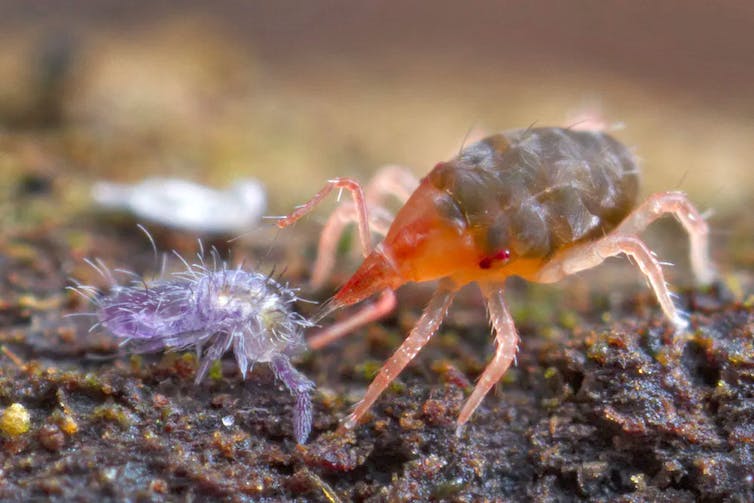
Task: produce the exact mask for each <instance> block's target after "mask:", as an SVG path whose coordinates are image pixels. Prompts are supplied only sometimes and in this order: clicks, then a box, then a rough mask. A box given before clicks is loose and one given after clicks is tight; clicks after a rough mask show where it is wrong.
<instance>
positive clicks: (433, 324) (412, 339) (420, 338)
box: [343, 282, 455, 429]
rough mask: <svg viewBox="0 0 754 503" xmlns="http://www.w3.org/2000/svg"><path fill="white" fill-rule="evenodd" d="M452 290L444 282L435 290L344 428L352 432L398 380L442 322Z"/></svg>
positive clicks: (452, 286) (448, 284)
mask: <svg viewBox="0 0 754 503" xmlns="http://www.w3.org/2000/svg"><path fill="white" fill-rule="evenodd" d="M454 291H455V286H454V285H451V284H450V283H447V282H443V283H441V284H440V286H439V287H438V290H437V291H436V292H435V294H434V295H433V296H432V300H430V301H429V304H428V305H427V307H426V308H425V309H424V312H423V313H422V315H421V318H419V321H418V322H417V323H416V326H415V327H414V328H413V329H412V330H411V333H409V334H408V337H406V340H405V341H403V344H401V347H399V348H398V350H397V351H396V352H395V353H393V356H391V357H390V359H389V360H388V361H387V362H385V364H384V365H383V366H382V368H381V369H380V371H379V373H378V374H377V377H375V378H374V380H373V381H372V383H371V384H370V385H369V388H367V392H366V393H365V394H364V398H362V399H361V401H360V402H359V403H358V404H356V408H355V409H354V411H353V413H352V414H351V415H349V416H348V418H347V419H346V420H345V421H344V422H343V427H344V428H347V429H351V428H353V427H354V426H356V424H357V423H358V422H359V419H361V417H362V416H363V415H364V414H365V413H366V412H367V411H368V410H369V408H370V407H371V406H372V404H373V403H374V402H375V401H376V400H377V398H379V396H380V395H381V394H382V392H383V391H384V390H385V388H387V387H388V385H389V384H390V383H391V382H393V380H394V379H395V378H396V377H398V374H400V373H401V371H402V370H403V369H404V368H405V367H406V365H408V363H409V362H410V361H411V360H413V359H414V357H415V356H416V354H417V353H418V352H419V351H420V350H421V348H423V347H424V345H425V344H427V342H428V341H429V339H430V338H431V337H432V335H434V333H435V332H437V329H438V328H440V324H441V323H442V320H443V319H444V318H445V314H446V313H447V311H448V307H449V306H450V302H451V301H452V300H453V295H454V293H455V292H454Z"/></svg>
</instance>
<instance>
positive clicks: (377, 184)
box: [309, 166, 419, 289]
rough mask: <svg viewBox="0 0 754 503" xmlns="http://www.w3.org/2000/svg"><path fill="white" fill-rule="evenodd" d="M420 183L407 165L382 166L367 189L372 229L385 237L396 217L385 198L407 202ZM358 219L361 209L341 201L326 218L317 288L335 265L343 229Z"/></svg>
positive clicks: (316, 268) (316, 266) (314, 272)
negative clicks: (389, 209) (358, 209)
mask: <svg viewBox="0 0 754 503" xmlns="http://www.w3.org/2000/svg"><path fill="white" fill-rule="evenodd" d="M418 185H419V182H418V180H417V179H416V178H415V177H414V175H413V174H411V172H409V171H408V170H407V169H405V168H401V167H400V166H385V167H384V168H381V169H380V170H379V171H378V172H377V174H376V175H375V176H374V177H373V178H372V180H370V181H369V183H368V184H367V186H366V188H365V189H364V198H365V202H366V206H367V211H368V214H369V223H368V227H369V229H370V231H372V232H376V233H377V234H380V235H383V236H384V235H385V234H387V231H388V229H389V228H390V223H391V222H392V220H393V216H392V215H391V214H390V212H389V211H387V210H386V209H385V208H383V204H384V202H385V199H386V198H387V197H389V196H394V197H395V198H397V199H398V200H399V201H401V202H404V201H405V200H406V199H408V198H409V196H410V195H411V193H412V192H413V191H414V190H415V189H416V187H417V186H418ZM358 220H359V212H358V211H357V207H356V206H355V205H354V204H353V203H343V204H341V205H340V206H338V207H337V208H336V209H335V211H333V213H332V214H331V215H330V218H328V219H327V222H326V223H325V226H324V228H323V229H322V234H321V237H320V239H319V245H318V247H317V259H316V261H315V263H314V266H313V267H312V276H311V279H310V280H309V283H310V285H311V287H312V288H314V289H318V288H320V287H321V286H322V285H323V284H324V282H325V280H326V279H327V277H328V276H329V274H330V271H332V268H333V266H334V265H335V256H336V252H337V250H336V249H337V245H338V241H339V240H340V236H341V235H342V234H343V230H344V229H345V227H346V226H347V225H349V224H350V223H352V222H358ZM364 256H366V254H365V255H364Z"/></svg>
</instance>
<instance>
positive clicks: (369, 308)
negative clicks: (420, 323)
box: [307, 290, 396, 350]
mask: <svg viewBox="0 0 754 503" xmlns="http://www.w3.org/2000/svg"><path fill="white" fill-rule="evenodd" d="M395 303H396V300H395V292H393V291H392V290H384V291H383V292H382V293H381V294H380V297H379V298H378V299H377V302H375V303H373V304H367V305H366V306H364V307H362V308H360V309H359V310H358V311H356V312H355V313H353V314H351V315H350V316H348V318H346V319H344V320H342V321H339V322H338V323H334V324H332V325H330V326H329V327H327V328H324V329H322V330H320V331H319V332H317V333H316V334H314V335H313V336H311V337H309V339H307V343H308V344H309V347H310V348H311V349H314V350H317V349H320V348H321V347H324V346H326V345H328V344H330V343H331V342H334V341H336V340H337V339H340V338H341V337H343V336H344V335H346V334H349V333H351V332H353V331H354V330H356V329H357V328H359V327H361V326H363V325H366V324H368V323H371V322H373V321H376V320H379V319H380V318H382V317H383V316H385V315H387V314H388V313H389V312H390V311H392V310H393V309H394V308H395ZM327 314H328V313H327V310H325V311H324V313H323V316H322V317H324V316H326V315H327Z"/></svg>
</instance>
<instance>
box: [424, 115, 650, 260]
mask: <svg viewBox="0 0 754 503" xmlns="http://www.w3.org/2000/svg"><path fill="white" fill-rule="evenodd" d="M426 181H428V182H429V183H430V184H432V185H433V186H434V187H436V188H437V189H439V190H442V191H444V192H445V193H447V194H448V195H449V197H450V198H451V199H452V200H453V202H454V203H455V206H456V207H457V209H458V210H460V213H461V214H462V215H463V218H464V221H465V225H466V226H467V230H468V232H469V233H470V234H471V235H472V236H473V239H474V241H475V243H476V247H477V248H478V249H479V251H480V252H481V253H482V254H494V253H495V252H496V251H498V250H500V249H510V250H511V252H512V253H513V254H514V255H515V256H518V257H527V258H544V257H548V256H550V255H552V254H553V253H554V252H556V251H558V250H559V249H562V248H564V247H567V246H570V245H571V244H573V243H576V242H579V241H582V240H585V239H589V238H592V237H595V236H598V235H602V234H603V233H606V232H609V231H610V230H611V229H613V228H614V227H615V226H616V225H617V224H618V223H620V221H621V220H623V218H625V216H626V215H627V214H628V213H629V212H630V211H631V209H632V208H633V207H634V205H635V202H636V197H637V192H638V168H637V165H636V161H635V159H634V157H633V155H632V154H631V152H629V150H628V149H627V148H626V147H625V146H623V145H622V144H620V143H618V142H617V141H616V140H614V139H613V138H611V137H610V136H608V135H606V134H603V133H597V132H586V131H573V130H569V129H561V128H534V129H526V130H521V129H519V130H512V131H507V132H504V133H501V134H498V135H494V136H491V137H489V138H486V139H484V140H482V141H480V142H478V143H475V144H473V145H470V146H468V147H466V148H465V149H464V150H463V151H462V152H461V153H460V154H459V155H458V157H456V158H455V159H453V160H451V161H449V162H447V163H441V164H439V165H438V166H436V167H435V169H434V170H432V172H430V174H429V175H428V176H427V179H426Z"/></svg>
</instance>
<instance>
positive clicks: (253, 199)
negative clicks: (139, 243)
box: [92, 178, 267, 234]
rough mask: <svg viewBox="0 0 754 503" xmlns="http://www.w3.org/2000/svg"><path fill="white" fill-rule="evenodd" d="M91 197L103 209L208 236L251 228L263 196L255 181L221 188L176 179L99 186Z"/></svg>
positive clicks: (262, 208)
mask: <svg viewBox="0 0 754 503" xmlns="http://www.w3.org/2000/svg"><path fill="white" fill-rule="evenodd" d="M92 197H93V198H94V200H95V201H96V202H97V203H98V204H99V205H100V206H102V207H104V208H108V209H114V210H123V211H128V212H130V213H132V214H133V215H134V216H135V217H137V218H139V219H144V220H148V221H151V222H157V223H159V224H162V225H165V226H167V227H171V228H175V229H183V230H189V231H194V232H206V233H216V234H225V233H237V232H244V231H248V230H249V229H250V228H251V227H253V226H255V225H256V224H257V223H258V222H259V219H260V218H261V217H262V214H263V213H264V211H265V209H266V208H267V194H266V192H265V190H264V187H263V186H262V184H261V183H259V182H258V181H256V180H253V179H243V180H239V181H237V182H235V183H234V184H233V185H231V186H230V187H228V188H226V189H224V190H217V189H212V188H209V187H205V186H203V185H199V184H197V183H193V182H189V181H187V180H181V179H178V178H147V179H145V180H143V181H141V182H139V183H137V184H134V185H124V184H119V183H110V182H97V183H95V184H94V186H93V187H92Z"/></svg>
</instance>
